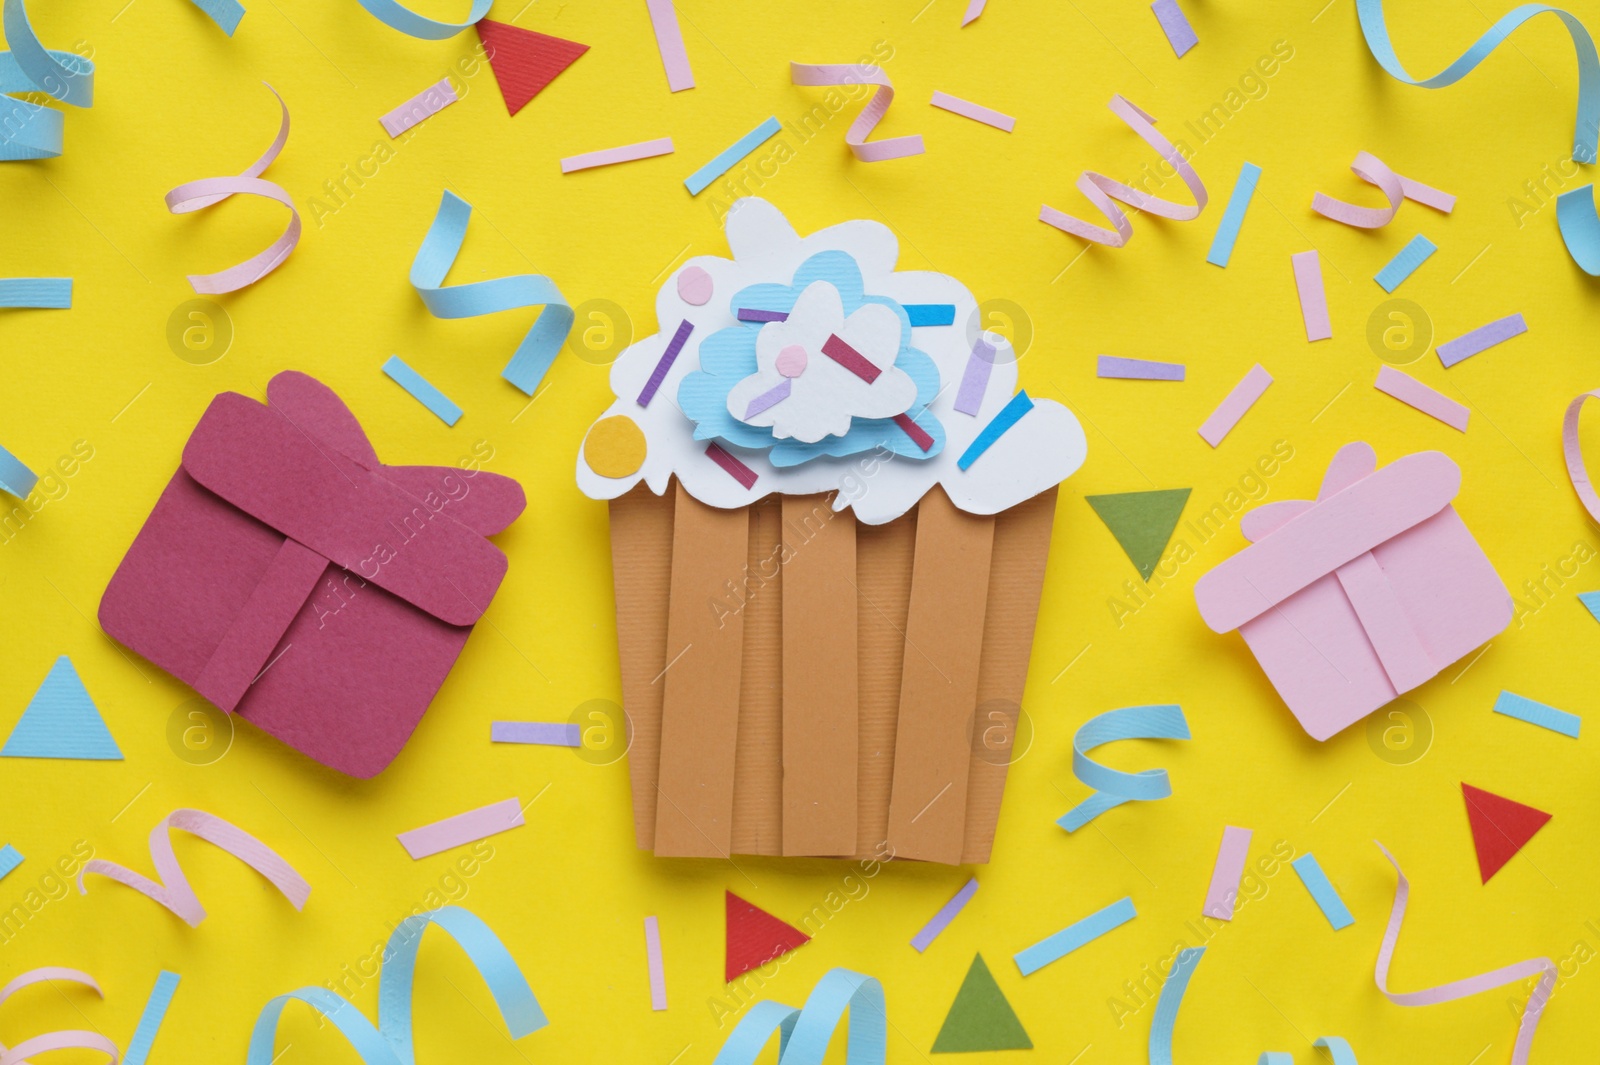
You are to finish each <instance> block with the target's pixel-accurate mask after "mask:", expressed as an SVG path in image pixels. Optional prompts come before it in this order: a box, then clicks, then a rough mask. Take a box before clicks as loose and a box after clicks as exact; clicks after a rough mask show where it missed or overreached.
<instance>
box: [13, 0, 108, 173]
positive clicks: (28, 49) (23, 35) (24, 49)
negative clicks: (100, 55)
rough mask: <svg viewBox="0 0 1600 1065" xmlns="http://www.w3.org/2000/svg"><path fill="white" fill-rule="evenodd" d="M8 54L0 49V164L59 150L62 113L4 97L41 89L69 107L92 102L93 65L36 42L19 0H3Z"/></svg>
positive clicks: (48, 155)
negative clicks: (9, 48)
mask: <svg viewBox="0 0 1600 1065" xmlns="http://www.w3.org/2000/svg"><path fill="white" fill-rule="evenodd" d="M3 21H4V23H5V31H6V42H7V43H8V44H10V45H11V50H10V51H9V52H0V162H6V163H10V162H17V161H20V160H27V159H54V158H55V157H56V156H58V155H60V154H61V128H62V120H61V112H60V111H57V110H54V109H53V108H49V107H45V106H43V105H42V104H36V103H32V102H30V101H28V100H18V99H16V98H15V97H12V96H10V95H6V94H9V93H14V92H42V93H44V94H46V95H47V96H51V97H53V98H55V99H57V100H60V101H61V102H62V103H66V104H71V105H72V106H73V107H88V106H90V105H91V104H93V103H94V63H93V62H92V61H90V60H88V59H85V58H83V57H82V56H80V55H73V54H72V53H71V52H59V51H55V50H54V49H49V48H46V47H45V46H44V45H42V44H40V43H39V36H38V34H36V33H34V32H33V27H32V26H31V25H29V23H28V12H27V9H26V8H24V7H23V6H22V0H5V10H4V15H3Z"/></svg>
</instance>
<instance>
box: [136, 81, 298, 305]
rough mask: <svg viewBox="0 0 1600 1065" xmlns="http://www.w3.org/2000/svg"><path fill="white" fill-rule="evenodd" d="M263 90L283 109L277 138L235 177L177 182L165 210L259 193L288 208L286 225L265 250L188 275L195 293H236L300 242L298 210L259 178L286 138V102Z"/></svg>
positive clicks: (188, 208) (193, 207)
mask: <svg viewBox="0 0 1600 1065" xmlns="http://www.w3.org/2000/svg"><path fill="white" fill-rule="evenodd" d="M262 84H266V83H265V82H263V83H262ZM267 91H268V92H270V93H272V95H273V96H277V97H278V107H279V108H280V109H282V111H283V122H282V123H281V124H280V125H279V127H278V136H277V138H276V139H275V140H274V141H273V142H272V144H271V146H270V147H268V148H267V150H266V152H265V153H263V154H262V156H261V158H260V159H257V160H256V161H255V162H253V163H251V164H250V166H249V167H247V168H246V169H245V171H244V173H242V174H240V175H239V176H238V177H219V178H201V179H200V180H199V181H190V182H187V183H185V184H182V185H179V186H178V187H177V188H175V189H173V190H172V191H171V192H169V193H167V210H169V211H171V212H172V213H173V214H188V213H189V212H190V211H199V210H201V209H203V208H206V207H210V206H211V205H213V204H217V203H221V202H222V201H223V200H226V199H227V198H228V197H229V196H233V195H236V194H237V195H247V196H260V197H263V198H265V199H268V200H273V201H275V202H277V203H281V204H283V205H284V206H285V207H287V208H289V216H290V217H289V228H288V229H285V230H284V231H283V236H281V237H279V238H278V239H277V240H275V241H273V242H272V244H271V245H270V246H268V247H267V249H266V250H265V251H262V252H260V253H258V254H256V255H252V256H251V257H250V258H248V259H246V260H245V261H244V262H242V263H240V264H239V265H237V266H230V267H228V269H226V270H222V271H220V272H218V273H215V274H190V275H189V284H190V285H192V286H193V287H194V290H195V291H196V292H199V293H203V294H205V295H217V294H219V293H223V292H236V291H238V290H239V289H241V288H244V287H245V286H247V285H253V284H255V283H256V282H257V281H260V280H261V279H262V278H263V277H266V276H267V275H268V274H270V273H272V271H274V270H276V269H277V268H278V267H280V266H282V265H283V261H284V260H285V259H287V258H288V257H289V253H290V252H292V251H294V247H295V245H296V244H298V243H300V212H299V211H296V210H295V209H294V200H293V199H291V198H290V196H289V194H288V193H287V192H285V191H283V188H282V186H279V185H276V184H274V183H273V182H271V181H264V180H262V178H261V172H262V171H263V170H265V169H266V168H267V167H269V166H271V165H272V161H273V160H274V159H276V158H277V157H278V153H279V152H281V151H283V146H284V143H285V142H286V141H288V139H289V105H288V104H286V103H284V102H283V97H282V96H278V90H277V89H274V88H273V87H272V86H271V85H267Z"/></svg>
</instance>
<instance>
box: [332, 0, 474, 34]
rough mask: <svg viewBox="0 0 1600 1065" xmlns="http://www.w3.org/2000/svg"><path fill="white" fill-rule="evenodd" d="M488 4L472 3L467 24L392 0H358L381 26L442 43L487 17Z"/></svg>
mask: <svg viewBox="0 0 1600 1065" xmlns="http://www.w3.org/2000/svg"><path fill="white" fill-rule="evenodd" d="M492 2H493V0H472V10H471V11H470V12H468V14H467V21H465V22H440V21H439V20H438V19H431V18H427V17H426V16H424V15H419V14H417V13H416V12H415V11H412V10H411V9H410V8H408V7H406V6H404V5H403V4H399V3H396V0H360V3H361V6H362V7H364V8H366V9H367V13H368V14H370V15H371V16H372V17H373V18H375V19H377V20H378V21H379V22H382V23H383V24H384V25H385V26H388V27H389V28H390V29H395V30H399V31H400V32H401V33H404V34H408V35H410V36H412V37H420V38H422V39H423V40H425V41H442V40H444V39H445V38H446V37H454V36H455V35H456V34H458V33H460V32H461V31H462V30H464V29H466V28H467V27H468V26H471V25H472V24H473V23H475V22H477V21H478V20H480V19H482V18H483V17H484V16H485V15H487V14H488V13H489V5H490V4H491V3H492Z"/></svg>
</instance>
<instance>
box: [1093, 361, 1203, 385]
mask: <svg viewBox="0 0 1600 1065" xmlns="http://www.w3.org/2000/svg"><path fill="white" fill-rule="evenodd" d="M1183 374H1184V368H1183V363H1181V362H1155V361H1153V360H1150V359H1122V358H1118V357H1117V356H1115V355H1102V356H1100V362H1099V365H1098V367H1097V368H1096V370H1095V376H1096V377H1120V378H1125V379H1127V380H1130V381H1182V380H1183Z"/></svg>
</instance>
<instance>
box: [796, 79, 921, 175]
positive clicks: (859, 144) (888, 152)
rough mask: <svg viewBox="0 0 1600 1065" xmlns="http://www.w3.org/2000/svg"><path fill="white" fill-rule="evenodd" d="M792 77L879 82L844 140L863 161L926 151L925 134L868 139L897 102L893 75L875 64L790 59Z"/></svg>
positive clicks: (819, 82)
mask: <svg viewBox="0 0 1600 1065" xmlns="http://www.w3.org/2000/svg"><path fill="white" fill-rule="evenodd" d="M789 80H790V81H792V82H794V84H796V85H876V86H878V91H877V92H875V93H873V94H872V99H870V100H868V101H867V106H866V107H864V108H862V109H861V113H860V114H859V115H857V116H856V120H855V121H854V122H852V123H850V128H849V129H848V130H846V131H845V134H844V142H845V143H846V144H848V145H849V146H850V150H851V151H852V152H854V153H855V155H856V158H857V159H859V160H861V161H862V162H863V163H881V162H883V161H884V160H885V159H900V158H903V157H905V156H908V155H921V154H922V135H921V134H920V133H913V134H912V135H911V136H909V137H888V138H886V139H884V140H881V141H872V142H871V143H868V141H867V135H868V134H870V133H871V132H872V131H873V130H874V129H876V128H877V125H878V123H879V122H880V121H881V120H882V119H883V116H884V112H886V111H888V110H889V105H890V104H892V103H894V85H893V84H891V83H890V81H889V75H887V74H885V73H884V72H883V71H882V69H880V68H878V67H875V66H871V65H860V64H855V63H790V64H789Z"/></svg>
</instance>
